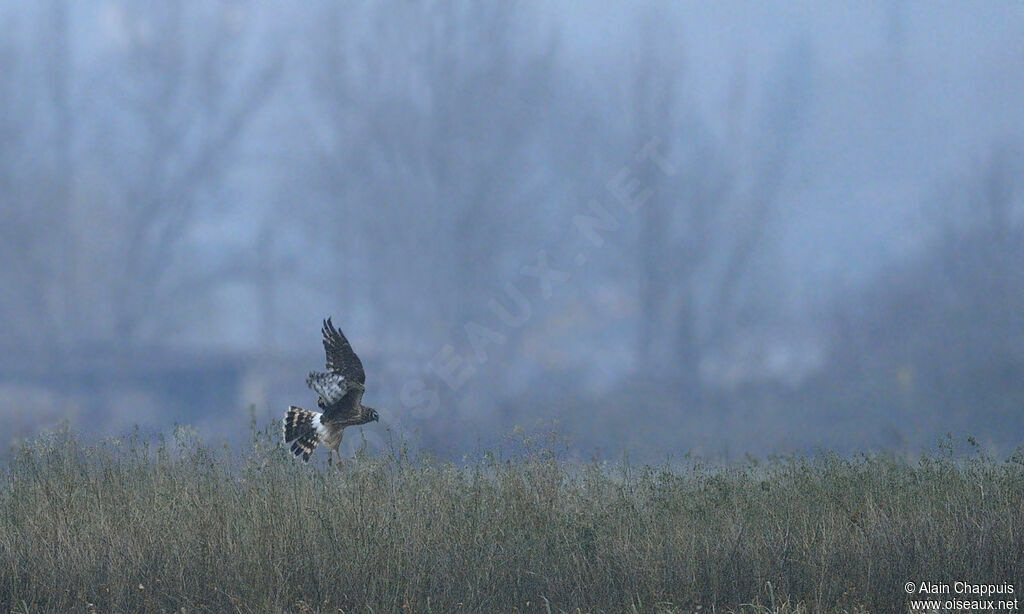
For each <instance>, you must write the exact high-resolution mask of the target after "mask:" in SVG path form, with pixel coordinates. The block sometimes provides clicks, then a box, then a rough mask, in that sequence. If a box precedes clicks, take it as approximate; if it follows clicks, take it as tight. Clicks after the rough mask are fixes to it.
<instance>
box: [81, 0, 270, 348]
mask: <svg viewBox="0 0 1024 614" xmlns="http://www.w3.org/2000/svg"><path fill="white" fill-rule="evenodd" d="M118 10H119V11H120V13H119V15H120V17H121V27H122V28H123V31H122V32H121V35H122V36H123V37H124V42H123V44H122V45H121V46H120V47H119V48H117V49H115V50H114V51H113V52H112V53H111V54H110V57H108V58H105V60H106V61H107V62H108V66H110V67H111V72H110V73H109V74H108V75H100V76H99V77H98V81H99V82H101V83H104V84H105V85H107V86H108V87H109V88H110V91H111V94H110V98H109V99H104V102H105V103H106V104H105V105H104V107H103V108H102V109H99V110H97V111H96V112H97V114H98V115H99V117H98V118H97V124H98V126H99V129H98V131H97V133H96V134H94V135H92V136H93V138H94V139H95V142H96V144H97V151H98V152H99V153H100V157H99V158H98V164H100V165H101V167H100V169H99V172H101V173H102V174H103V176H104V177H106V178H108V180H109V182H110V183H109V184H108V185H106V186H105V189H106V190H107V192H108V193H111V198H110V200H111V201H112V202H113V203H115V208H116V212H114V214H115V215H117V216H118V218H119V221H120V225H119V227H118V229H117V236H116V237H113V239H114V240H116V241H117V242H118V246H117V249H116V250H115V251H114V254H116V257H117V258H118V261H117V262H116V263H111V264H115V265H116V266H118V269H117V270H116V275H115V276H114V278H113V279H111V280H110V281H111V284H112V285H111V287H110V288H108V289H107V290H108V291H110V293H111V296H113V297H116V299H115V300H113V301H111V302H109V303H108V307H109V308H110V309H111V313H112V315H113V322H112V327H113V332H114V333H115V334H116V336H117V337H118V338H119V339H124V340H132V339H137V338H138V336H139V335H140V334H141V333H142V326H143V323H144V320H146V319H147V318H152V315H151V314H153V313H154V312H155V311H156V312H160V311H162V312H163V314H164V315H165V316H169V315H170V314H172V313H173V310H174V309H175V308H176V307H180V304H181V302H183V301H184V302H189V301H193V300H194V299H195V295H196V293H197V292H202V291H204V290H207V289H209V288H208V284H209V283H211V280H213V281H214V282H216V281H217V280H219V279H222V278H223V274H224V271H210V270H209V269H208V268H205V267H204V268H203V270H202V271H201V272H197V271H189V270H183V268H182V267H185V268H186V269H187V268H188V266H189V265H188V264H187V262H182V261H181V260H180V259H179V258H178V256H179V255H180V254H179V252H178V250H179V248H180V246H181V243H182V240H183V239H184V237H185V236H186V234H187V231H188V229H189V228H190V225H191V223H192V222H193V221H194V220H195V219H196V215H197V213H198V211H199V210H200V208H201V207H202V206H203V204H204V202H208V201H209V199H211V197H213V196H214V192H215V190H216V189H217V188H218V186H219V183H220V182H221V181H222V180H223V178H224V177H225V174H226V173H227V172H228V171H229V170H230V169H232V168H233V165H234V164H235V163H236V162H237V159H236V157H235V154H236V153H237V150H238V146H239V143H240V141H241V139H242V138H243V136H244V133H245V130H246V128H247V127H248V126H249V125H250V124H251V123H252V122H253V120H254V117H255V116H256V114H257V112H258V111H259V110H260V109H261V108H262V107H263V105H264V104H265V103H266V102H267V101H268V100H269V99H270V97H271V95H272V93H273V91H274V86H275V84H276V82H277V80H278V78H279V75H280V59H281V58H280V56H279V54H278V53H276V52H275V51H274V49H273V48H271V49H269V50H262V51H261V52H256V51H254V48H253V41H254V40H255V38H254V37H255V36H257V35H258V33H257V32H255V31H254V30H255V26H256V25H257V24H255V23H254V20H255V17H256V15H255V13H253V12H252V11H250V10H249V9H247V8H245V7H243V6H242V5H237V4H233V3H219V4H215V5H212V6H199V5H183V4H178V3H171V4H167V3H147V4H144V5H139V4H136V3H124V4H122V5H119V9H118ZM246 58H255V59H251V60H249V61H248V62H247V61H246ZM105 77H109V78H110V79H111V81H105ZM231 267H232V268H231V270H234V269H235V268H237V264H236V263H231ZM211 274H212V275H211ZM165 319H166V318H165ZM147 332H148V334H153V333H154V332H155V331H153V330H149V331H147Z"/></svg>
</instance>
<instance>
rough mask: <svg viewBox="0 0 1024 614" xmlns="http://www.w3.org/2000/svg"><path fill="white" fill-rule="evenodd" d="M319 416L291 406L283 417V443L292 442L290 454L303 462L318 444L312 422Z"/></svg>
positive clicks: (318, 436) (318, 440)
mask: <svg viewBox="0 0 1024 614" xmlns="http://www.w3.org/2000/svg"><path fill="white" fill-rule="evenodd" d="M318 415H319V414H317V413H316V412H312V411H309V410H308V409H302V408H301V407H295V406H294V405H291V406H289V407H288V411H287V412H286V413H285V415H284V441H285V443H288V442H292V440H294V442H292V454H294V455H295V456H301V457H302V460H303V461H308V460H309V457H310V455H311V454H313V450H315V449H316V444H318V443H319V442H320V435H319V433H317V430H316V425H315V424H314V423H313V420H315V419H316V417H317V416H318Z"/></svg>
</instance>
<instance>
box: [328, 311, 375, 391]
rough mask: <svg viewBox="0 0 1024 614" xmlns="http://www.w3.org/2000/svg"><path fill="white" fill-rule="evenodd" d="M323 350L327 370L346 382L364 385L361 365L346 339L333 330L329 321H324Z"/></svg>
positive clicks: (339, 332) (364, 374)
mask: <svg viewBox="0 0 1024 614" xmlns="http://www.w3.org/2000/svg"><path fill="white" fill-rule="evenodd" d="M323 334H324V350H326V352H327V370H328V371H330V372H332V373H336V374H338V375H341V376H342V377H344V379H345V380H346V381H347V382H358V383H360V384H365V383H366V373H365V372H363V363H362V362H361V361H360V360H359V357H358V356H356V353H355V352H353V351H352V346H351V345H349V343H348V339H346V338H345V335H344V334H342V332H341V331H339V330H338V329H336V328H334V324H332V323H331V319H330V318H327V319H326V320H324V327H323Z"/></svg>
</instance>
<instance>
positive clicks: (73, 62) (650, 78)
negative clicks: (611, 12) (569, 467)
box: [0, 0, 1024, 447]
mask: <svg viewBox="0 0 1024 614" xmlns="http://www.w3.org/2000/svg"><path fill="white" fill-rule="evenodd" d="M656 6H657V5H655V7H656ZM5 8H8V9H13V3H7V6H6V7H5ZM540 14H541V13H540V12H539V11H538V10H537V7H530V6H528V5H524V6H517V7H515V8H513V7H512V5H507V4H493V5H492V4H479V3H469V2H422V3H405V2H390V1H388V2H377V3H373V4H369V5H359V6H351V5H344V4H341V3H323V4H318V5H309V6H305V7H302V8H301V9H296V10H295V11H294V12H293V13H290V14H289V15H288V16H287V18H281V15H277V14H274V13H273V12H272V11H271V10H270V9H266V8H264V9H257V8H254V7H252V6H250V5H248V4H245V3H237V2H230V1H225V2H202V3H188V4H180V3H179V4H166V3H155V2H154V3H149V2H147V3H136V2H108V3H103V4H102V5H99V6H96V7H84V6H80V5H75V4H72V3H69V2H67V1H66V0H52V1H51V2H49V3H43V4H40V5H38V6H36V5H33V6H32V7H31V8H28V7H23V8H21V9H20V10H5V11H4V12H3V14H2V16H0V32H3V36H0V73H2V75H3V79H0V262H2V263H3V264H4V266H3V267H2V269H0V319H2V321H3V322H5V324H6V326H5V327H4V330H3V331H2V332H0V348H2V349H3V350H4V353H5V354H6V355H7V356H8V358H7V359H6V360H8V361H11V360H12V358H11V357H16V358H15V359H14V360H16V361H34V362H35V363H37V364H42V365H46V366H47V368H52V369H55V370H58V371H59V369H60V368H61V365H62V361H63V360H65V358H66V357H67V356H70V355H76V354H77V355H81V354H85V355H88V354H89V353H90V352H93V351H96V349H97V348H106V349H108V350H111V351H115V352H124V355H125V356H126V358H125V360H133V359H134V358H130V357H131V356H134V354H132V353H131V351H130V350H135V351H141V352H148V351H150V349H151V348H168V347H171V348H181V347H189V345H190V344H193V345H195V344H196V343H197V341H196V340H199V343H198V345H199V346H201V347H206V348H210V347H222V346H223V347H229V346H232V344H233V343H234V344H235V345H240V347H242V348H243V349H245V351H249V352H254V353H255V354H257V355H259V356H264V357H266V356H280V355H288V354H290V353H292V354H294V353H296V352H306V353H303V354H302V356H303V357H304V358H305V357H309V356H312V355H313V354H312V350H314V349H316V336H315V334H314V333H315V329H316V326H315V324H316V322H318V320H319V318H320V317H322V316H324V315H326V314H327V313H333V314H334V316H335V320H336V321H337V322H345V323H346V324H345V325H344V328H345V330H346V331H347V332H348V333H349V336H350V337H351V338H353V341H354V343H355V344H356V346H357V349H359V350H360V352H361V353H362V354H363V355H364V362H367V363H368V369H367V370H368V372H370V373H372V375H371V378H372V379H373V382H372V385H373V386H375V387H378V390H379V391H380V394H381V395H383V396H384V400H383V403H382V404H383V405H390V406H391V407H393V408H395V409H394V411H393V412H392V415H393V416H394V421H395V423H401V424H402V426H403V428H407V429H409V430H412V431H415V432H416V433H418V436H420V437H422V438H423V440H424V441H426V442H427V443H428V444H430V445H435V446H440V447H444V446H456V447H457V446H459V445H464V444H467V443H471V442H472V441H474V440H475V439H476V438H479V437H480V436H481V433H483V432H487V431H489V430H492V429H493V428H494V427H498V429H499V430H501V429H505V428H510V427H511V426H512V425H514V424H517V423H525V422H529V421H530V420H531V419H533V418H550V417H552V415H557V416H559V417H560V418H562V419H563V421H565V422H567V423H568V427H567V430H571V431H572V432H574V433H576V434H577V435H578V436H579V437H580V439H581V440H583V441H584V442H587V443H588V444H592V443H596V444H597V445H605V444H610V443H611V442H614V441H616V440H617V439H618V438H620V437H621V438H622V440H625V441H633V442H636V443H641V442H647V441H658V442H659V443H661V444H663V445H665V446H671V445H673V443H674V442H675V441H678V432H679V431H678V430H675V429H666V428H665V426H664V425H665V424H666V423H667V424H672V425H675V426H677V427H678V428H679V429H686V428H687V427H689V426H693V425H697V424H708V423H710V424H713V425H717V426H716V427H715V428H716V429H720V430H721V431H722V432H725V431H727V430H729V429H731V428H732V427H733V426H734V425H735V423H736V422H737V421H738V422H740V423H742V422H744V421H745V418H744V412H758V414H759V418H758V420H756V421H754V424H762V423H763V422H764V421H776V422H777V423H778V424H777V427H776V428H780V429H787V428H790V427H791V426H792V425H793V424H797V423H800V421H802V420H804V419H805V418H806V417H809V418H807V420H808V423H809V424H815V425H817V426H818V427H820V428H821V429H823V430H825V431H827V430H828V428H829V424H830V423H833V422H834V420H835V416H836V415H839V416H840V417H841V419H849V420H851V421H856V420H859V419H861V418H863V417H864V416H866V415H875V416H879V417H885V416H892V415H893V414H892V412H903V413H904V414H905V415H906V416H907V418H908V420H909V419H913V420H918V421H927V420H931V421H933V423H934V424H933V426H935V425H938V424H939V423H942V424H947V423H948V424H950V425H964V428H969V427H970V426H972V425H980V426H979V427H978V428H979V430H978V431H977V432H989V430H991V432H992V436H993V437H996V436H997V435H998V434H999V433H1000V428H1001V427H1000V425H1001V424H1002V420H1004V419H1005V418H1007V417H1009V416H1010V415H1011V412H1012V411H1013V410H1014V409H1015V408H1016V407H1019V406H1020V403H1019V401H1020V398H1021V395H1020V391H1021V385H1020V382H1021V381H1024V380H1022V378H1021V377H1020V375H1021V369H1022V366H1021V365H1022V362H1021V348H1022V347H1024V346H1022V344H1021V341H1022V338H1021V335H1022V332H1021V331H1022V325H1021V317H1020V313H1021V306H1022V305H1021V303H1022V302H1024V298H1022V295H1021V290H1022V286H1021V275H1022V274H1021V268H1022V267H1021V264H1022V261H1021V256H1022V254H1021V249H1022V248H1021V245H1022V242H1021V241H1020V239H1021V237H1020V234H1021V224H1020V207H1021V205H1020V199H1021V196H1020V189H1019V186H1018V183H1017V177H1019V176H1020V173H1019V171H1020V168H1019V165H1020V159H1019V156H1017V155H1016V154H1015V153H1013V150H1012V148H1005V149H1001V150H999V153H998V154H996V155H995V156H994V157H993V158H992V160H991V161H990V162H989V163H988V164H987V165H986V166H984V168H983V169H982V170H981V171H980V172H979V175H977V176H972V177H964V178H962V179H960V180H958V181H957V182H956V186H955V187H956V188H957V189H958V190H960V192H962V194H961V195H960V200H958V201H956V202H955V203H954V202H946V201H945V200H943V199H944V198H952V197H951V196H948V194H944V195H943V196H942V197H941V198H939V201H937V202H938V206H937V211H938V212H937V213H936V216H935V219H940V218H941V224H940V226H941V227H937V229H936V232H935V233H934V236H933V237H932V240H931V242H930V243H928V245H927V246H926V247H925V248H923V249H922V250H921V251H920V253H918V254H916V255H915V256H914V257H913V258H911V259H908V260H907V261H906V262H903V263H897V264H894V266H892V267H891V268H888V269H885V270H884V271H883V273H882V274H881V275H879V276H878V277H877V278H875V279H873V280H872V281H871V282H870V283H868V284H866V285H865V286H864V287H860V288H858V289H857V290H856V291H855V292H852V293H851V294H848V295H847V294H842V293H837V294H836V297H837V300H836V303H835V305H836V306H835V309H834V314H831V315H828V317H821V318H818V319H815V320H814V321H809V322H807V323H806V331H805V332H806V335H807V336H810V337H813V338H814V339H815V341H814V343H816V344H819V345H821V346H823V347H825V354H826V355H827V358H826V359H825V360H824V361H823V362H822V364H820V365H819V364H815V365H813V369H812V370H813V371H814V373H813V375H811V376H810V377H809V378H807V379H803V378H800V380H799V382H800V383H799V384H798V385H784V384H781V383H780V382H779V381H778V380H780V379H785V373H781V374H779V373H776V375H777V376H778V377H769V378H767V379H762V380H756V378H748V377H745V375H744V374H743V373H740V375H739V376H738V379H737V382H738V383H734V385H730V386H724V387H723V386H720V385H717V384H715V382H714V381H713V380H714V377H710V376H709V375H708V372H709V371H708V365H709V364H710V363H711V362H714V361H713V360H712V358H713V357H715V356H722V355H723V348H728V347H730V344H734V342H735V340H736V339H737V338H738V337H742V336H743V335H744V334H746V333H747V332H748V331H751V330H757V329H759V328H770V327H771V325H772V322H775V321H778V320H780V319H785V318H786V317H787V314H786V313H785V312H784V308H783V307H781V306H780V305H781V302H780V301H779V300H778V299H779V294H780V292H781V291H780V288H779V284H780V280H779V279H778V276H777V275H776V273H775V271H774V270H775V269H776V268H777V267H776V263H775V262H774V261H773V260H772V258H773V254H775V253H776V248H777V247H778V245H777V242H778V241H779V240H780V237H781V236H783V235H782V232H781V230H780V227H779V223H780V221H779V220H780V217H781V213H782V212H784V211H785V209H786V207H787V206H789V204H788V202H787V200H786V197H785V189H784V188H785V186H786V182H787V177H788V176H789V175H788V174H789V173H790V171H791V168H790V163H791V155H790V154H791V151H792V149H793V148H794V147H795V146H796V144H798V143H799V142H800V139H801V138H803V135H804V132H803V126H804V124H805V120H806V117H807V114H808V109H809V108H810V107H811V105H813V102H814V99H815V84H816V79H817V71H818V67H817V65H816V60H815V54H814V50H813V46H812V45H811V44H810V43H809V42H808V41H807V40H804V39H798V40H796V41H794V42H793V43H792V44H790V45H789V46H788V47H787V48H786V49H785V50H784V51H783V52H782V53H780V54H779V56H778V57H777V58H774V60H773V61H772V63H773V65H774V69H772V70H771V71H769V73H768V74H767V76H766V77H765V78H763V79H762V78H758V79H754V78H752V77H751V76H750V75H749V73H748V70H747V66H746V65H745V64H744V63H743V62H742V61H738V62H736V64H735V65H734V66H732V67H731V68H730V70H731V75H730V77H729V79H728V81H729V87H728V88H727V93H726V96H725V99H724V101H723V103H722V104H721V105H719V106H717V107H715V108H711V109H709V108H707V107H706V106H704V105H702V104H700V102H699V101H698V99H697V97H696V96H694V95H693V88H694V87H695V85H694V82H695V80H694V79H691V78H690V73H691V71H690V70H689V68H690V65H689V62H692V61H694V60H692V59H691V58H687V56H686V52H685V46H684V44H683V43H684V37H683V34H682V32H680V31H678V29H677V28H675V27H674V26H673V23H674V21H673V20H671V19H665V18H664V15H662V14H661V13H660V12H659V11H658V10H657V9H656V8H650V7H649V8H647V9H645V10H641V11H638V13H637V14H638V18H637V19H636V23H635V24H634V25H633V26H631V27H633V28H634V33H633V35H632V37H631V39H630V40H632V41H633V42H634V43H635V44H629V45H624V46H623V47H622V49H621V54H620V57H615V58H614V60H615V61H614V62H611V61H609V62H607V64H605V63H603V62H602V61H600V60H596V61H594V62H593V63H592V64H589V65H586V64H584V65H581V64H580V63H579V62H578V61H576V60H574V59H573V58H572V56H571V55H570V54H566V53H564V52H563V51H564V46H565V45H564V38H565V33H564V32H561V31H559V30H558V29H557V28H556V27H553V26H544V25H539V24H543V23H544V22H543V20H541V19H539V15H540ZM890 42H891V41H890ZM652 146H656V147H657V152H656V156H657V157H656V158H655V157H654V155H652V154H651V151H650V150H648V149H647V148H649V147H652ZM644 152H647V154H648V155H646V156H645V155H644ZM630 198H632V199H633V200H632V201H630V202H626V201H628V200H629V199H630ZM631 203H632V204H631ZM952 205H956V206H952ZM580 216H584V217H583V218H581V217H580ZM943 216H944V217H943ZM580 219H584V220H586V223H587V224H589V226H588V228H590V229H591V231H593V232H596V233H598V235H599V241H598V242H597V243H594V242H593V241H592V242H591V243H587V242H586V241H585V239H586V237H585V236H581V233H580V227H579V225H578V222H579V220H580ZM538 263H540V264H542V265H543V266H540V265H538ZM543 267H547V268H548V269H549V271H554V272H555V273H550V274H549V276H548V277H546V278H542V277H541V276H539V274H537V273H536V272H537V271H539V270H541V269H543ZM545 284H547V285H545ZM496 304H497V305H499V306H503V307H504V310H505V312H506V313H505V315H506V316H508V315H509V314H508V313H507V312H509V311H518V314H519V316H521V317H518V318H516V317H506V318H504V319H503V318H501V317H499V316H498V315H496V314H500V313H502V311H501V310H500V309H499V308H498V307H496ZM515 305H518V307H519V309H518V310H513V309H512V306H515ZM790 316H791V314H790ZM311 331H312V332H311ZM239 338H241V339H242V340H243V341H242V342H241V344H239V343H238V339H239ZM765 343H767V344H772V343H775V342H773V341H766V342H765ZM779 343H781V344H783V345H785V343H786V342H785V340H782V341H779ZM311 344H312V345H313V347H309V346H310V345H311ZM768 353H769V354H770V353H771V352H768ZM724 355H725V358H723V359H717V360H718V363H722V362H723V361H724V363H726V364H729V365H732V366H735V365H737V364H739V363H740V362H742V361H741V360H740V359H739V358H736V357H730V356H729V355H728V352H724ZM453 357H454V358H453ZM453 360H455V361H461V363H462V364H463V367H465V368H464V369H463V371H462V373H464V374H465V373H469V374H470V375H467V376H466V377H465V378H463V379H460V380H459V381H458V382H457V384H455V385H453V384H452V382H451V381H448V380H446V379H445V377H444V376H443V374H442V371H444V369H446V368H447V367H444V366H443V365H444V364H447V365H449V366H450V365H452V364H456V363H453V362H452V361H453ZM811 362H812V363H813V361H811ZM442 363H443V364H442ZM439 364H442V366H441V367H439V366H438V365H439ZM716 364H717V363H716ZM311 366H312V365H311ZM760 366H764V365H760ZM769 367H770V365H769ZM751 368H752V369H753V370H757V369H758V368H759V366H757V365H755V366H754V367H751ZM786 368H787V367H786V366H785V365H783V366H782V367H781V369H782V370H783V371H785V369H786ZM467 369H468V370H467ZM301 375H302V372H299V373H297V374H296V376H295V381H296V382H297V383H298V386H301V379H302V378H301ZM755 380H756V381H755ZM409 381H415V382H417V386H419V388H417V387H414V388H415V389H416V390H417V391H419V390H420V388H422V390H424V391H426V392H425V393H424V394H422V395H420V394H414V395H411V396H410V397H409V398H403V397H402V394H401V391H402V390H403V386H404V385H405V384H407V383H408V382H409ZM420 384H422V386H420ZM294 390H295V391H299V390H300V388H295V389H294ZM426 393H431V394H433V395H435V396H434V397H431V396H430V395H429V394H426ZM427 398H436V400H437V402H436V403H435V404H434V405H435V407H434V408H431V407H427V406H426V405H424V407H419V399H427ZM410 399H412V400H411V401H410ZM436 407H440V408H441V409H440V412H441V413H440V416H441V417H442V418H443V419H439V420H417V419H415V417H414V416H420V417H423V418H426V417H433V416H434V415H437V413H436V412H437V411H438V410H437V409H436ZM420 410H422V411H420ZM417 412H418V413H417ZM978 415H984V416H986V417H985V419H984V420H985V422H982V423H979V422H978V421H977V420H976V419H975V418H971V417H970V416H978ZM595 416H597V417H598V419H597V420H595ZM951 416H952V417H953V418H954V419H953V420H952V421H950V420H949V418H950V417H951ZM776 418H777V420H776ZM187 419H188V418H187V417H185V418H183V421H184V420H187ZM453 421H458V422H459V423H460V424H463V425H467V426H468V427H469V428H466V429H464V430H463V432H461V433H460V434H458V435H457V436H456V437H457V438H458V440H457V441H453V440H452V433H451V428H450V425H451V423H452V422H453ZM899 422H900V421H896V423H897V424H899ZM862 428H863V429H865V433H864V437H863V440H864V441H870V440H872V437H873V436H874V435H873V434H872V432H870V429H871V428H873V427H872V425H865V426H863V427H862ZM894 428H895V429H896V431H897V432H898V436H894V437H895V439H893V438H890V439H889V440H885V439H884V438H883V440H878V439H877V437H876V440H878V441H882V443H885V442H889V443H900V441H902V440H901V438H905V437H907V436H908V435H907V433H906V430H907V429H909V428H910V427H906V426H898V427H894ZM942 428H945V427H942ZM982 428H983V429H984V431H983V430H981V429H982ZM712 432H713V431H712ZM752 437H754V438H755V439H754V441H756V435H752ZM791 441H792V442H793V443H794V444H795V445H796V444H807V443H809V442H812V441H814V438H813V437H811V436H808V437H805V438H800V437H797V438H795V439H792V440H791Z"/></svg>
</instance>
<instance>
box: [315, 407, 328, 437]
mask: <svg viewBox="0 0 1024 614" xmlns="http://www.w3.org/2000/svg"><path fill="white" fill-rule="evenodd" d="M323 417H324V415H323V414H321V413H320V412H318V411H315V412H313V427H314V428H315V429H316V434H317V435H319V436H320V441H327V427H326V426H324V423H323V420H322V418H323Z"/></svg>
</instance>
